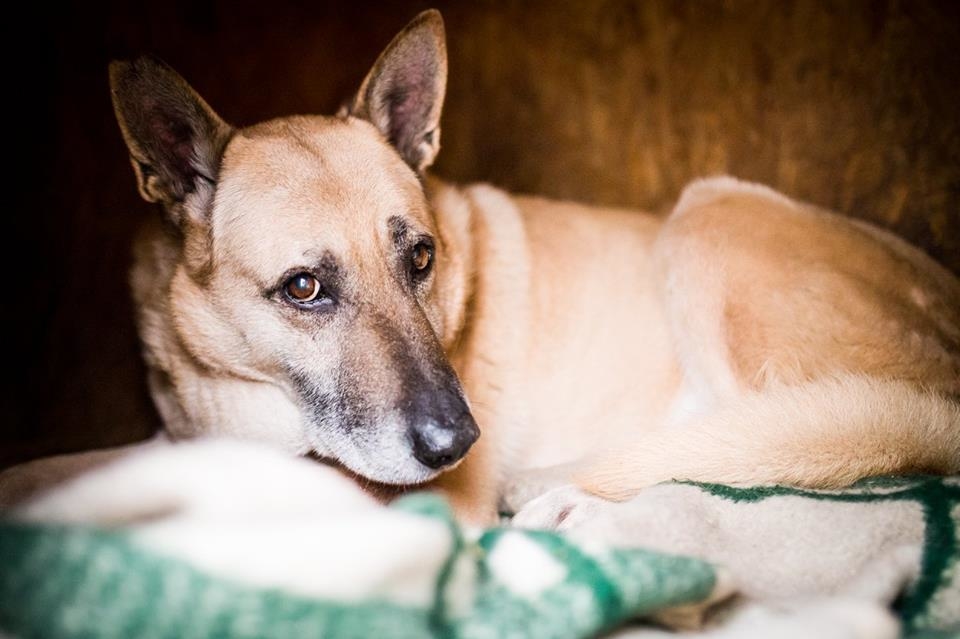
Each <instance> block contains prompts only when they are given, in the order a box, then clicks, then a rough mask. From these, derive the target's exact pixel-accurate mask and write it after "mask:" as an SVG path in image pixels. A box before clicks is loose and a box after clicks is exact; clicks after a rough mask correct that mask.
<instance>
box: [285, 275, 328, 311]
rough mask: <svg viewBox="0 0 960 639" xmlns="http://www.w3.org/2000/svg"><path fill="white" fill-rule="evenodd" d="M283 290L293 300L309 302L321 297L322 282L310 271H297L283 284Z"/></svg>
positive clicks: (303, 302)
mask: <svg viewBox="0 0 960 639" xmlns="http://www.w3.org/2000/svg"><path fill="white" fill-rule="evenodd" d="M283 290H284V292H285V293H286V294H287V297H289V298H290V300H291V301H292V302H295V303H297V304H308V303H310V302H313V301H316V300H317V298H319V297H320V293H321V292H322V290H323V289H322V288H321V287H320V282H318V281H317V278H315V277H314V276H313V275H310V274H309V273H297V274H296V275H294V276H293V277H291V278H290V279H289V280H287V283H286V284H284V285H283Z"/></svg>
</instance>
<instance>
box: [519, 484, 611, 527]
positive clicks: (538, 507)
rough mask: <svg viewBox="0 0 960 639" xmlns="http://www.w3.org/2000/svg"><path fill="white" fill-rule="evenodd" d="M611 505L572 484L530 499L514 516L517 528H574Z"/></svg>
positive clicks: (593, 518) (593, 517) (591, 519)
mask: <svg viewBox="0 0 960 639" xmlns="http://www.w3.org/2000/svg"><path fill="white" fill-rule="evenodd" d="M610 505H611V503H610V502H608V501H607V500H605V499H601V498H600V497H595V496H593V495H591V494H589V493H586V492H584V491H583V490H581V489H580V488H577V487H576V486H573V485H566V486H561V487H559V488H554V489H553V490H550V491H548V492H546V493H544V494H542V495H540V496H539V497H537V498H535V499H532V500H530V501H529V502H528V503H527V504H526V505H525V506H524V507H523V508H522V509H520V511H519V512H518V513H517V514H516V516H514V518H513V520H512V524H513V525H514V526H516V527H517V528H540V529H546V530H573V529H576V528H578V527H580V526H581V525H583V524H585V523H587V522H590V521H593V520H595V519H596V518H597V516H598V515H600V514H601V512H602V511H604V510H605V509H607V508H608V507H609V506H610Z"/></svg>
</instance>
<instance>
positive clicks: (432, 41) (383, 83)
mask: <svg viewBox="0 0 960 639" xmlns="http://www.w3.org/2000/svg"><path fill="white" fill-rule="evenodd" d="M446 88H447V46H446V41H445V37H444V31H443V18H441V17H440V12H439V11H436V10H434V9H431V10H429V11H424V12H423V13H421V14H420V15H418V16H417V17H416V18H414V19H413V21H412V22H411V23H410V24H408V25H407V26H406V28H405V29H404V30H403V31H401V32H400V33H399V34H398V35H397V37H395V38H394V39H393V42H391V43H390V44H389V45H388V46H387V48H386V49H385V50H384V51H383V53H381V54H380V57H379V58H377V61H376V62H375V63H374V65H373V68H372V69H371V70H370V73H368V74H367V77H366V79H365V80H364V81H363V84H362V85H360V90H359V91H358V92H357V94H356V96H355V97H354V98H353V101H352V103H351V104H350V105H348V106H347V107H345V110H346V113H347V114H349V115H353V116H355V117H359V118H364V119H366V120H368V121H370V122H371V123H373V125H374V126H376V127H377V128H378V129H380V132H381V133H383V135H384V136H385V137H386V138H387V139H388V140H389V141H390V143H391V144H392V145H393V146H394V147H395V148H396V149H397V151H399V152H400V155H401V157H403V159H404V160H405V161H406V163H407V164H409V165H410V166H411V167H413V169H414V170H415V171H418V172H420V171H423V170H424V169H426V168H427V167H428V166H430V165H431V164H432V163H433V160H434V158H436V156H437V151H439V150H440V112H441V110H442V109H443V96H444V94H445V93H446Z"/></svg>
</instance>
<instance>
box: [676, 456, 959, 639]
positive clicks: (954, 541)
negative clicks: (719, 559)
mask: <svg viewBox="0 0 960 639" xmlns="http://www.w3.org/2000/svg"><path fill="white" fill-rule="evenodd" d="M677 483H680V484H685V485H690V486H696V487H697V488H699V489H701V490H703V491H704V492H706V493H708V494H710V495H714V496H716V497H721V498H723V499H727V500H730V501H733V502H736V503H756V502H760V501H763V500H765V499H770V498H772V497H802V498H805V499H815V500H820V501H837V502H850V503H882V502H890V501H909V502H913V503H916V504H917V505H918V506H919V507H920V509H921V511H922V512H923V517H924V543H923V554H922V556H921V560H920V562H921V564H920V575H919V577H918V578H917V581H916V583H915V584H913V586H912V587H911V588H910V589H909V590H908V591H907V592H905V593H903V595H902V596H901V598H900V601H899V611H900V616H901V618H902V619H903V623H904V630H905V632H906V633H908V634H910V633H915V632H918V631H921V630H930V631H933V630H939V627H938V625H937V624H938V622H937V621H936V620H937V615H936V614H935V612H936V611H935V610H933V609H932V608H931V606H932V605H933V604H934V602H935V601H936V600H937V598H938V597H939V596H942V595H943V592H944V589H946V588H951V587H953V582H952V579H951V577H952V574H953V572H952V571H953V570H954V569H955V565H956V562H957V558H958V555H960V548H958V538H960V534H958V528H960V518H958V516H957V514H956V512H957V505H958V504H960V485H958V483H957V481H956V479H955V478H950V477H935V476H930V475H916V476H909V477H900V476H887V477H871V478H869V479H865V480H862V481H860V482H857V483H856V484H854V485H853V486H851V487H850V488H847V489H842V490H808V489H802V488H793V487H789V486H749V487H736V486H727V485H724V484H711V483H702V482H677ZM956 596H957V597H960V593H957V595H956Z"/></svg>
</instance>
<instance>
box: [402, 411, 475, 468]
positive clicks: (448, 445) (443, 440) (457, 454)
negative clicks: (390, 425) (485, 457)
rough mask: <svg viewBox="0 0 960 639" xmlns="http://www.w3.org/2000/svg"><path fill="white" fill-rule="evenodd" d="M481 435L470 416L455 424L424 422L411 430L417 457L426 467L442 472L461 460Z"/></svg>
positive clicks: (466, 415) (456, 421) (467, 414)
mask: <svg viewBox="0 0 960 639" xmlns="http://www.w3.org/2000/svg"><path fill="white" fill-rule="evenodd" d="M479 436H480V429H478V428H477V423H476V422H475V421H474V419H473V416H472V415H470V413H463V414H462V415H461V416H460V418H459V419H456V420H454V421H453V422H452V423H439V422H437V421H436V420H433V419H429V418H428V419H424V420H422V421H420V422H418V423H416V424H414V425H413V426H412V427H411V428H410V438H411V440H412V442H413V456H414V457H415V458H416V459H417V461H419V462H420V463H421V464H423V465H424V466H427V467H428V468H433V469H438V468H443V467H444V466H449V465H450V464H452V463H454V462H456V461H459V460H460V459H462V458H463V456H464V455H466V454H467V451H468V450H470V447H471V446H472V445H473V442H475V441H477V438H478V437H479Z"/></svg>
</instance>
